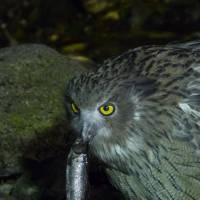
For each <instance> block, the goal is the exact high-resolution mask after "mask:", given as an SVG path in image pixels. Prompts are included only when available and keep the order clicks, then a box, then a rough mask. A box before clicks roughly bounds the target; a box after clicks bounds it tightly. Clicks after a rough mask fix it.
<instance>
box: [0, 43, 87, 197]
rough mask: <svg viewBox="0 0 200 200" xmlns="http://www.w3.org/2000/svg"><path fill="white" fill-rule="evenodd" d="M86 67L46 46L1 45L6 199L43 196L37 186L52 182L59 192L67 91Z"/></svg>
mask: <svg viewBox="0 0 200 200" xmlns="http://www.w3.org/2000/svg"><path fill="white" fill-rule="evenodd" d="M85 70H86V67H85V66H84V64H82V63H80V62H78V61H76V60H73V59H70V58H68V57H66V56H63V55H61V54H59V53H58V52H56V51H55V50H53V49H51V48H49V47H47V46H44V45H38V44H29V45H28V44H27V45H19V46H14V47H8V48H3V49H0V179H1V182H2V184H0V199H12V198H14V199H20V200H22V199H26V200H29V199H38V198H39V196H40V195H44V194H41V191H40V189H41V188H40V189H39V187H38V186H36V185H38V184H39V185H42V184H43V185H44V182H45V181H46V183H48V184H49V187H52V188H53V190H56V189H55V188H59V187H60V184H63V181H60V180H58V181H57V179H58V177H59V176H60V177H61V175H60V174H54V171H55V169H56V170H58V169H59V167H60V166H62V167H63V169H64V162H63V160H64V158H65V157H66V152H67V143H69V140H68V139H69V136H68V135H67V131H68V128H67V122H66V121H65V111H64V101H63V92H64V87H65V85H66V82H67V80H69V79H70V78H71V77H72V76H74V75H75V74H78V73H80V72H83V71H85ZM62 153H63V154H62ZM60 157H62V159H60V160H62V162H61V161H58V162H55V161H53V162H50V161H52V159H53V158H56V159H59V158H60ZM54 160H55V159H54ZM59 162H60V163H62V164H60V165H59V164H58V163H59ZM44 163H46V165H48V167H49V168H50V170H48V168H45V167H44V165H45V164H44ZM29 171H31V173H29ZM34 171H35V173H36V174H35V175H34ZM36 171H37V172H36ZM38 171H39V172H40V173H39V174H38ZM63 173H64V171H63ZM45 176H46V177H49V179H50V180H45V181H44V179H43V178H44V177H45ZM55 176H57V177H55ZM27 177H28V178H27ZM62 177H64V176H63V174H62ZM34 179H35V180H37V181H35V180H34ZM42 179H43V180H42ZM41 180H42V181H41ZM35 182H37V184H36V185H34V183H35ZM61 182H62V183H61ZM51 184H52V185H51ZM56 185H58V186H56ZM41 187H42V186H41ZM5 188H6V189H5ZM58 190H59V189H58ZM56 192H58V193H59V192H60V191H55V192H54V195H56ZM10 194H12V195H11V196H9V195H10ZM39 194H40V195H39ZM49 199H50V198H49ZM52 199H53V198H52ZM54 199H55V196H54ZM57 199H59V198H57Z"/></svg>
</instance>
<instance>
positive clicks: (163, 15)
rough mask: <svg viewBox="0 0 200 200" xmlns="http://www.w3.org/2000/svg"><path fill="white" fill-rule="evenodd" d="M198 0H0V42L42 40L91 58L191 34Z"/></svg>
mask: <svg viewBox="0 0 200 200" xmlns="http://www.w3.org/2000/svg"><path fill="white" fill-rule="evenodd" d="M199 36H200V1H198V0H190V1H188V0H162V1H159V0H115V1H109V0H59V1H55V0H1V5H0V47H4V46H8V45H13V44H21V43H44V44H47V45H50V46H51V47H53V48H56V49H57V50H59V51H60V52H62V53H65V54H72V55H75V56H84V57H86V58H91V59H93V60H95V61H99V60H102V59H104V58H107V57H110V56H111V55H117V54H119V53H120V52H123V51H124V50H127V49H129V48H133V47H135V46H138V45H141V44H151V43H154V44H155V43H166V42H170V41H174V40H175V41H177V40H191V39H197V38H199Z"/></svg>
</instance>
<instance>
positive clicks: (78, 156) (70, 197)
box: [66, 140, 88, 200]
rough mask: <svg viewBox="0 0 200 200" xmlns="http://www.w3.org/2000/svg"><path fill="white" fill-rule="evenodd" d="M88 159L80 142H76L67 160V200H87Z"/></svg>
mask: <svg viewBox="0 0 200 200" xmlns="http://www.w3.org/2000/svg"><path fill="white" fill-rule="evenodd" d="M87 167H88V158H87V153H86V152H85V150H83V149H82V147H81V144H80V141H78V140H77V141H76V142H75V145H74V146H73V147H72V148H71V150H70V153H69V155H68V159H67V168H66V192H67V200H86V199H87V188H88V175H87Z"/></svg>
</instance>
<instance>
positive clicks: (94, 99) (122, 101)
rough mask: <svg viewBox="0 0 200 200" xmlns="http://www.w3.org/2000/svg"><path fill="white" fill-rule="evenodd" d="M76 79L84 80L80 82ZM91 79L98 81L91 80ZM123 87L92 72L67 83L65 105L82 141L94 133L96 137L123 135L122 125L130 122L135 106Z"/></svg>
mask: <svg viewBox="0 0 200 200" xmlns="http://www.w3.org/2000/svg"><path fill="white" fill-rule="evenodd" d="M80 80H84V81H83V82H82V83H80ZM91 80H92V82H91ZM95 81H97V82H98V83H99V84H94V82H95ZM91 84H93V86H91ZM106 85H107V87H106ZM127 88H128V87H122V86H120V85H119V84H118V83H116V82H113V81H112V82H110V83H109V82H107V81H104V84H102V82H101V81H99V80H98V78H96V79H95V80H94V77H93V76H92V75H90V76H89V77H88V79H86V78H85V79H84V78H81V77H79V78H77V79H73V80H72V81H71V82H70V83H69V84H68V89H67V95H66V108H67V114H68V116H69V119H70V124H71V126H72V128H73V130H74V131H75V132H76V133H77V135H78V136H79V137H82V139H83V140H84V141H91V140H92V139H93V138H94V137H98V139H99V140H101V139H104V140H105V139H107V140H114V138H115V137H116V135H118V137H116V138H118V139H119V138H120V137H125V135H126V126H128V124H130V123H131V122H132V120H133V118H134V108H135V107H134V103H133V99H132V98H131V95H130V90H129V89H127Z"/></svg>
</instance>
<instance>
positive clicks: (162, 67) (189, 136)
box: [66, 41, 200, 200]
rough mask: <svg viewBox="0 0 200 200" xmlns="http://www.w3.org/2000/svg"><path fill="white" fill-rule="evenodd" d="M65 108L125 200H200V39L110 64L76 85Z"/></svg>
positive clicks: (148, 49) (150, 49) (131, 52)
mask: <svg viewBox="0 0 200 200" xmlns="http://www.w3.org/2000/svg"><path fill="white" fill-rule="evenodd" d="M66 107H67V113H68V115H69V117H70V121H71V125H72V127H73V129H74V130H75V132H76V133H77V134H78V135H80V136H81V137H82V138H83V140H84V141H88V142H89V149H90V151H91V153H92V154H94V155H95V156H96V157H97V158H98V159H99V160H101V161H102V163H104V164H105V166H106V167H105V169H106V173H107V174H108V176H109V177H110V180H111V182H112V184H113V185H114V186H115V187H116V188H118V189H119V190H120V191H121V192H122V193H123V194H124V197H125V198H126V199H135V200H199V199H200V41H194V42H189V43H183V44H172V45H170V44H169V45H165V46H156V45H155V46H143V47H138V48H135V49H132V50H129V51H128V52H125V53H124V54H122V55H120V56H118V57H116V58H114V59H108V60H106V61H105V62H104V63H103V64H102V65H100V67H99V68H98V70H97V71H95V72H89V73H85V74H82V75H80V76H79V77H75V78H73V79H72V80H71V81H70V82H69V84H68V86H67V91H66Z"/></svg>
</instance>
